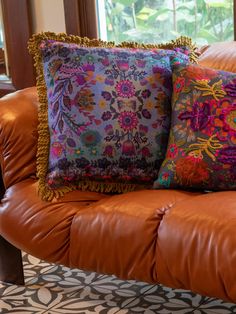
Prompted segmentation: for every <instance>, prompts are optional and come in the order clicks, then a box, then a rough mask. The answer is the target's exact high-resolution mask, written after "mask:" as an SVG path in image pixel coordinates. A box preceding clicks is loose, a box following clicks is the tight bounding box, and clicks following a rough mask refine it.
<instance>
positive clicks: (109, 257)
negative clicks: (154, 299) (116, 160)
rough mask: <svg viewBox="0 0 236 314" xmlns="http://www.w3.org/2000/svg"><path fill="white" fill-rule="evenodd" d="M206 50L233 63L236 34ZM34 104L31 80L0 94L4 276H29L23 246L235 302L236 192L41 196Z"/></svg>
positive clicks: (63, 260) (204, 60)
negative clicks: (24, 270)
mask: <svg viewBox="0 0 236 314" xmlns="http://www.w3.org/2000/svg"><path fill="white" fill-rule="evenodd" d="M204 50H205V51H204V52H203V54H202V56H201V57H200V63H201V64H203V65H206V66H211V67H214V68H220V69H225V70H229V71H234V72H236V42H232V43H228V44H226V43H223V44H215V45H212V46H210V47H207V49H206V48H204ZM37 108H38V101H37V95H36V89H35V88H34V87H33V88H29V89H25V90H21V91H18V92H15V93H13V94H11V95H8V96H6V97H4V98H2V99H1V100H0V165H1V169H2V178H3V182H2V193H1V194H2V196H3V198H2V200H1V205H0V235H1V237H0V280H5V281H8V282H16V283H23V277H22V268H21V266H22V264H21V257H20V251H19V250H18V249H20V250H24V251H26V252H28V253H29V254H32V255H34V256H37V257H39V258H41V259H44V260H46V261H49V262H53V263H60V264H64V265H66V266H69V267H78V268H80V269H84V270H91V271H97V272H101V273H107V274H115V275H117V276H118V277H120V278H124V279H138V280H142V281H146V282H149V283H157V282H159V283H162V284H164V285H167V286H170V287H174V288H183V289H190V290H192V291H194V292H197V293H200V294H203V295H208V296H214V297H219V298H222V299H225V300H230V301H233V302H236V266H235V265H236V236H235V232H236V191H224V192H216V193H207V194H204V193H202V194H199V193H191V192H185V191H180V190H179V191H178V190H145V191H137V192H131V193H126V194H123V195H115V196H107V195H104V194H99V193H94V192H80V191H73V192H70V193H68V194H67V195H65V196H64V197H63V198H61V199H59V200H58V201H54V202H52V203H50V202H43V201H41V200H40V198H39V197H38V194H37V180H36V176H35V171H36V169H35V154H36V143H37ZM3 189H4V190H5V193H4V190H3ZM3 194H4V195H3ZM17 248H18V249H17Z"/></svg>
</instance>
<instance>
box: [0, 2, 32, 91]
mask: <svg viewBox="0 0 236 314" xmlns="http://www.w3.org/2000/svg"><path fill="white" fill-rule="evenodd" d="M1 6H2V17H3V24H4V34H5V44H6V51H7V58H8V64H9V79H10V82H9V80H7V81H4V80H0V96H3V95H5V94H8V93H10V92H13V91H15V90H18V89H22V88H25V87H29V86H33V85H35V75H34V67H33V60H32V57H31V56H30V54H29V52H28V49H27V43H28V40H29V38H30V37H31V35H32V28H31V24H32V23H31V10H30V1H29V0H20V1H19V0H1Z"/></svg>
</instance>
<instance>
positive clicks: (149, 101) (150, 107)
mask: <svg viewBox="0 0 236 314" xmlns="http://www.w3.org/2000/svg"><path fill="white" fill-rule="evenodd" d="M146 108H147V109H149V110H151V109H152V108H153V102H152V101H151V100H148V101H147V102H146Z"/></svg>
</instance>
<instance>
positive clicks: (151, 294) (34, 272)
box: [0, 254, 236, 314]
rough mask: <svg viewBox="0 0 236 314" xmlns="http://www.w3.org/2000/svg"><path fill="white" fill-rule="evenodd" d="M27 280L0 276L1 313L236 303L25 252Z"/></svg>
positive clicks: (225, 313) (85, 313)
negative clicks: (12, 281) (22, 283)
mask: <svg viewBox="0 0 236 314" xmlns="http://www.w3.org/2000/svg"><path fill="white" fill-rule="evenodd" d="M23 260H24V272H25V278H26V285H25V286H24V287H23V286H16V285H10V284H6V283H2V282H0V313H1V314H4V313H18V314H27V313H28V314H31V313H32V314H46V313H47V314H67V313H74V314H90V313H100V314H115V313H117V314H126V313H128V314H129V313H130V314H133V313H134V314H136V313H144V314H154V313H161V314H172V313H175V314H177V313H178V314H186V313H194V314H201V313H203V314H206V313H208V314H214V313H215V314H216V313H217V314H231V313H236V304H232V303H226V302H224V301H222V300H219V299H213V298H208V297H203V296H201V295H197V294H193V293H192V292H190V291H186V290H173V289H170V288H167V287H163V286H161V285H149V284H147V283H144V282H137V281H123V280H120V279H118V278H116V277H114V276H106V275H100V274H97V273H89V272H83V271H81V270H78V269H69V268H67V267H62V266H58V265H57V266H55V265H52V264H48V263H46V262H43V261H41V260H39V259H37V258H35V257H32V256H30V255H27V254H23Z"/></svg>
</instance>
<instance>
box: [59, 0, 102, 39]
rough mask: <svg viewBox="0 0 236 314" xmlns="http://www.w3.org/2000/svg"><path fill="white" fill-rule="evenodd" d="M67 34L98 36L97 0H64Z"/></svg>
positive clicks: (91, 37)
mask: <svg viewBox="0 0 236 314" xmlns="http://www.w3.org/2000/svg"><path fill="white" fill-rule="evenodd" d="M64 11H65V24H66V32H67V34H72V35H78V36H81V37H88V38H90V39H93V38H98V26H97V8H96V0H64Z"/></svg>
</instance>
